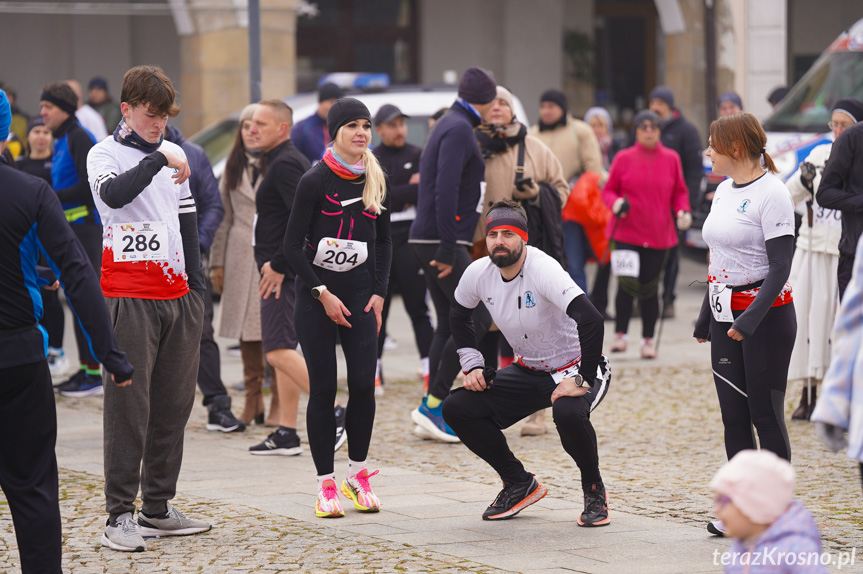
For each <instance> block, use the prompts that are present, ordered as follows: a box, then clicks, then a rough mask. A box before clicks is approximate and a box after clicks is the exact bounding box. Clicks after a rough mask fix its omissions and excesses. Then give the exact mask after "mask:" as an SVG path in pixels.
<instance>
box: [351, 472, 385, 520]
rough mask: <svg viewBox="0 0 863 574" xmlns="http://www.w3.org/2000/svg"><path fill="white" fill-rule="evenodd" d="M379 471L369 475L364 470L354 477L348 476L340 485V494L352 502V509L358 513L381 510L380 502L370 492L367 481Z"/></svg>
mask: <svg viewBox="0 0 863 574" xmlns="http://www.w3.org/2000/svg"><path fill="white" fill-rule="evenodd" d="M378 472H379V471H377V470H376V471H374V472H373V473H371V474H369V471H368V470H366V469H365V468H364V469H362V470H361V471H359V472H358V473H357V474H356V476H349V477H347V478H346V479H345V481H344V482H343V483H342V494H344V495H345V496H346V497H347V498H350V499H351V500H353V501H354V508H356V509H357V510H359V511H360V512H378V511H380V509H381V501H380V500H378V497H377V496H376V495H375V493H374V492H372V487H371V485H370V484H369V479H370V478H371V477H373V476H374V475H376V474H377V473H378Z"/></svg>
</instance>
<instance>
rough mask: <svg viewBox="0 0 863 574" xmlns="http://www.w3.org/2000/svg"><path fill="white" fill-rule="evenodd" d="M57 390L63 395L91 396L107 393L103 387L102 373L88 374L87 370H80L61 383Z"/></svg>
mask: <svg viewBox="0 0 863 574" xmlns="http://www.w3.org/2000/svg"><path fill="white" fill-rule="evenodd" d="M57 392H59V393H60V396H61V397H89V396H91V395H102V394H105V390H104V388H103V387H102V376H101V375H88V374H87V373H86V372H85V371H83V370H82V371H78V372H77V373H75V374H74V375H73V376H72V378H71V379H69V380H68V381H66V382H65V383H63V384H62V385H59V386H58V387H57Z"/></svg>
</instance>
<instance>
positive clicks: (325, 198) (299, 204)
mask: <svg viewBox="0 0 863 574" xmlns="http://www.w3.org/2000/svg"><path fill="white" fill-rule="evenodd" d="M365 182H366V178H365V176H360V178H359V179H355V180H347V179H342V178H341V177H339V176H338V175H336V174H335V173H333V171H332V170H331V169H330V168H329V167H328V166H327V164H326V163H324V162H319V163H317V164H316V165H315V166H314V167H313V168H312V169H311V170H309V171H308V172H306V174H305V175H304V176H303V177H302V179H301V180H300V184H299V185H298V186H297V195H296V197H295V198H294V206H293V209H291V219H290V221H289V222H288V229H287V232H286V233H285V244H284V254H285V256H286V257H287V259H288V262H289V263H290V265H291V267H292V268H293V269H294V272H295V273H296V274H297V275H299V277H300V279H302V280H303V282H304V283H305V284H306V285H308V286H309V287H316V286H318V285H322V284H325V283H326V282H325V281H322V280H321V279H320V276H319V275H318V272H319V271H322V268H321V267H319V266H317V265H313V264H312V261H313V260H314V259H315V256H316V255H317V251H318V247H319V246H320V245H321V240H322V239H324V238H333V239H340V240H346V241H347V240H350V241H355V242H359V241H361V242H365V243H366V244H367V247H368V259H367V260H366V262H365V263H363V264H361V265H358V266H357V267H355V268H353V269H351V270H349V271H345V272H342V273H340V275H342V276H344V277H345V278H346V279H347V278H349V277H350V276H351V274H352V273H354V272H356V271H358V270H360V269H361V268H363V267H364V266H369V267H368V270H369V274H370V275H371V276H372V277H373V279H374V282H375V286H374V292H375V294H376V295H380V296H381V297H386V296H387V284H388V283H389V277H390V263H391V262H392V238H391V236H390V204H391V200H390V193H389V182H388V183H387V193H386V196H385V198H384V210H383V211H382V212H381V213H380V214H378V215H375V214H374V213H372V212H370V211H367V210H366V209H365V206H364V204H363V200H362V197H363V188H364V187H365ZM330 259H332V258H330Z"/></svg>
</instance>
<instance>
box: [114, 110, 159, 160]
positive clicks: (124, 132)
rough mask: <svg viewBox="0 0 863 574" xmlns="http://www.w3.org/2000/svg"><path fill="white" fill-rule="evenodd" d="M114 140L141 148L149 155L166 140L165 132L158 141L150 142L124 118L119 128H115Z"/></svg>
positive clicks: (118, 125)
mask: <svg viewBox="0 0 863 574" xmlns="http://www.w3.org/2000/svg"><path fill="white" fill-rule="evenodd" d="M114 140H116V141H117V142H118V143H120V144H122V145H124V146H126V147H131V148H135V149H138V150H141V151H142V152H144V153H145V154H147V155H149V154H151V153H153V152H155V151H157V150H158V149H159V146H161V145H162V142H163V141H164V140H165V134H162V135H160V136H159V141H158V143H150V142H148V141H147V140H145V139H144V138H142V137H141V136H139V135H138V134H136V133H135V130H133V129H132V128H131V127H129V124H127V123H126V120H125V118H124V119H122V120H120V123H119V124H117V129H115V130H114Z"/></svg>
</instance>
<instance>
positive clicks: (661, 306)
mask: <svg viewBox="0 0 863 574" xmlns="http://www.w3.org/2000/svg"><path fill="white" fill-rule="evenodd" d="M671 226H672V227H673V228H674V234H675V235H677V215H676V214H675V213H674V208H673V207H672V208H671ZM677 250H678V253H677V256H678V257H680V242H679V241H678V244H677ZM667 266H668V260H667V259H666V260H665V266H664V267H666V268H667ZM665 272H666V269H663V273H665ZM656 292H657V294H658V293H659V285H658V284H657V285H656ZM659 299H660V301H659V329H657V331H656V347H655V349H656V354H657V355H658V354H659V344H660V343H661V342H662V325H663V324H664V323H665V297H659Z"/></svg>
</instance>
